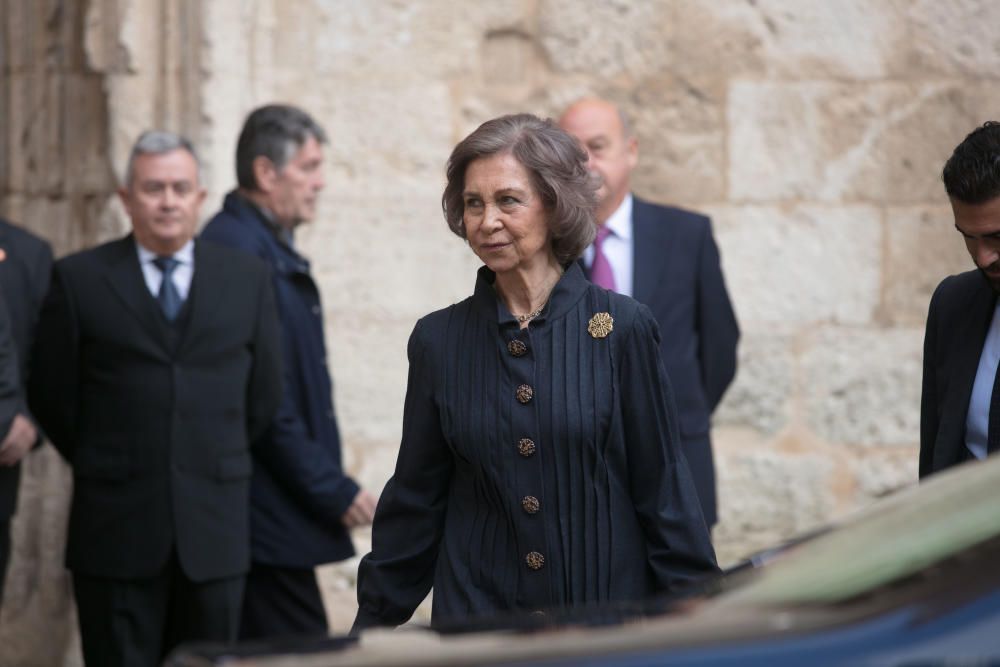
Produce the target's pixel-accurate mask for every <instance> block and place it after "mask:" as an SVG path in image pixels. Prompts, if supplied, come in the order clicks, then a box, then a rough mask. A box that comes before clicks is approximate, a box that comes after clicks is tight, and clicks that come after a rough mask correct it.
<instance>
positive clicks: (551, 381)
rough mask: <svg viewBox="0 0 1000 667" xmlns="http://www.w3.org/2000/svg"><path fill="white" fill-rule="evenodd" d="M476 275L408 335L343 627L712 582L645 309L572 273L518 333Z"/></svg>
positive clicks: (639, 594)
mask: <svg viewBox="0 0 1000 667" xmlns="http://www.w3.org/2000/svg"><path fill="white" fill-rule="evenodd" d="M493 279H494V274H493V273H492V272H491V271H489V270H488V269H486V268H485V267H484V268H482V269H480V271H479V276H478V280H477V281H476V290H475V294H474V295H473V296H472V297H471V298H469V299H466V300H465V301H463V302H461V303H459V304H456V305H453V306H451V307H449V308H445V309H444V310H440V311H437V312H435V313H431V314H430V315H428V316H426V317H424V318H422V319H421V320H420V321H419V322H417V325H416V327H415V328H414V330H413V333H412V335H411V336H410V341H409V346H408V356H409V360H410V373H409V380H408V383H407V393H406V403H405V407H404V414H403V437H402V443H401V445H400V450H399V456H398V459H397V462H396V470H395V474H394V475H393V477H392V479H391V480H390V481H389V483H388V484H387V486H386V488H385V491H384V492H383V494H382V497H381V500H380V502H379V505H378V511H377V512H376V516H375V524H374V527H373V536H372V539H373V543H372V552H371V553H369V554H368V555H367V556H365V558H364V559H363V560H362V563H361V566H360V570H359V573H358V601H359V605H360V609H359V612H358V618H357V620H356V622H355V629H360V628H364V627H368V626H373V625H398V624H400V623H403V622H405V621H406V620H407V619H408V618H409V617H410V616H411V615H412V613H413V611H414V609H415V608H416V607H417V605H418V604H419V603H420V602H421V601H422V600H423V598H424V597H425V596H426V595H427V593H428V591H429V590H430V589H431V587H432V586H433V588H434V604H433V619H432V623H434V624H440V623H442V622H449V621H454V620H456V619H459V618H462V617H467V616H470V615H476V614H490V613H496V612H500V611H515V610H522V609H523V610H533V609H540V608H552V607H559V606H564V605H576V604H584V603H600V602H613V601H623V600H637V599H641V598H643V597H646V596H648V595H651V594H654V593H659V592H667V591H670V590H674V589H676V588H677V587H679V586H681V585H683V584H684V583H686V582H688V581H691V580H692V579H695V578H698V577H700V576H702V575H704V574H706V573H711V572H714V571H715V570H716V564H715V554H714V552H713V550H712V546H711V541H710V538H709V534H708V530H707V528H706V526H705V521H704V519H703V518H702V514H701V510H700V508H699V502H698V496H697V494H696V492H695V489H694V485H693V483H692V479H691V474H690V472H689V469H688V465H687V462H686V461H685V459H684V456H683V454H682V453H681V450H680V446H679V437H678V427H677V418H676V409H675V407H674V399H673V396H672V393H671V388H670V383H669V380H668V379H667V376H666V373H665V371H664V370H663V363H662V361H661V359H660V354H659V332H658V330H657V326H656V322H655V320H654V319H653V317H652V315H651V314H650V312H649V310H648V309H647V308H646V307H645V306H642V305H640V304H638V303H637V302H636V301H634V300H632V299H630V298H628V297H625V296H621V295H618V294H615V293H612V292H608V291H606V290H604V289H602V288H600V287H596V286H594V285H592V284H590V283H589V282H588V281H587V280H586V278H585V277H584V275H583V272H582V271H581V269H580V268H579V266H578V265H576V264H573V265H571V266H570V267H569V269H567V271H566V273H565V274H564V275H563V277H562V278H561V279H560V281H559V283H558V284H557V285H556V287H555V289H554V290H553V292H552V295H551V297H550V299H549V303H548V305H547V306H546V308H545V310H544V311H543V312H542V314H541V315H540V316H539V317H538V318H536V319H535V320H533V321H532V322H531V324H530V326H528V327H527V328H526V329H523V330H520V329H519V328H518V323H517V320H516V319H515V318H514V317H513V316H511V314H510V313H509V312H508V311H507V309H506V307H505V306H504V305H503V303H502V302H501V301H500V300H499V299H498V298H497V296H496V293H495V292H494V290H493V286H492V283H493ZM598 313H608V314H610V316H611V318H612V320H613V330H612V331H611V333H610V334H608V335H607V336H606V337H603V338H602V337H597V336H594V335H592V334H591V333H590V332H588V324H589V323H590V321H591V319H592V318H593V317H594V315H595V314H598ZM512 341H520V343H522V344H523V345H520V344H518V343H515V342H512ZM528 388H530V392H529V391H528ZM529 394H530V398H529Z"/></svg>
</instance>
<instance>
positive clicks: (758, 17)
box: [664, 0, 772, 97]
mask: <svg viewBox="0 0 1000 667" xmlns="http://www.w3.org/2000/svg"><path fill="white" fill-rule="evenodd" d="M666 36H667V37H668V39H669V40H670V63H669V67H668V68H664V69H668V70H669V71H670V72H671V73H672V74H674V75H675V76H677V78H679V79H681V80H682V81H684V82H686V83H687V84H688V85H690V86H692V87H696V88H697V89H698V90H702V91H706V92H708V93H709V94H711V95H714V96H719V97H724V96H725V91H726V87H727V84H728V82H729V80H730V79H742V78H751V79H753V78H759V77H761V76H763V75H764V74H765V73H766V71H767V67H766V58H767V43H768V41H769V40H770V39H771V38H772V35H771V32H770V30H769V29H768V26H767V23H766V22H765V20H764V14H763V12H762V11H761V9H760V8H759V3H755V2H754V3H751V2H712V3H709V2H701V1H700V0H674V1H673V2H672V3H671V13H670V18H669V28H668V32H667V33H666Z"/></svg>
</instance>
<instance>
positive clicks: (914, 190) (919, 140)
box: [728, 81, 1000, 204]
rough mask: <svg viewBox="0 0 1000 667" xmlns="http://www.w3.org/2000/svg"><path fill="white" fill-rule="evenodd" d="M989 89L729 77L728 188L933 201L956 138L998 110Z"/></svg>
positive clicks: (745, 195) (766, 195)
mask: <svg viewBox="0 0 1000 667" xmlns="http://www.w3.org/2000/svg"><path fill="white" fill-rule="evenodd" d="M994 88H995V86H985V85H982V84H980V83H978V82H977V83H973V84H958V83H951V82H948V83H943V82H939V81H932V82H927V83H894V82H888V83H870V84H853V83H852V84H842V83H820V82H804V83H773V82H766V83H754V82H736V83H733V84H732V85H731V87H730V94H729V108H728V124H729V131H730V135H729V136H730V138H729V151H728V152H729V155H730V162H729V187H730V192H729V194H730V196H731V197H732V198H734V199H736V200H748V201H768V200H789V199H791V200H796V199H804V200H819V201H831V202H833V201H840V202H844V201H848V202H850V201H865V202H873V203H879V204H881V203H898V204H908V203H940V202H941V201H942V188H941V185H940V172H941V167H942V166H943V165H944V161H945V160H946V159H947V157H948V155H950V154H951V150H952V149H953V148H954V146H955V145H956V144H957V143H958V142H959V141H960V140H961V139H962V137H964V136H965V135H966V134H967V133H968V132H969V131H971V130H972V129H973V128H974V127H975V126H976V125H978V124H980V123H981V122H982V120H985V119H986V118H988V117H989V115H992V114H994V113H995V112H993V111H991V110H992V109H995V108H996V105H997V103H1000V100H998V99H996V97H995V93H994V92H993V89H994ZM984 115H985V118H984V117H983V116H984Z"/></svg>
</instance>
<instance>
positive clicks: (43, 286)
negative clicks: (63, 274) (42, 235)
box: [21, 240, 52, 447]
mask: <svg viewBox="0 0 1000 667" xmlns="http://www.w3.org/2000/svg"><path fill="white" fill-rule="evenodd" d="M39 241H40V242H39V243H38V245H37V247H38V250H37V252H36V253H35V256H34V257H32V260H31V262H30V266H31V268H32V272H31V280H30V284H31V294H30V298H31V308H30V311H31V322H30V323H29V325H28V342H29V347H30V346H31V345H33V344H34V340H35V332H36V331H37V330H38V318H39V315H40V313H41V310H42V304H43V303H44V302H45V295H46V294H48V291H49V283H50V282H51V278H52V247H51V246H50V245H49V244H48V243H46V242H44V241H41V240H39ZM29 356H30V355H29ZM27 361H30V359H29V360H27ZM25 367H26V369H27V370H26V371H25V375H26V376H28V375H30V372H31V367H30V365H28V364H25ZM21 382H22V383H23V384H25V385H27V382H28V377H23V378H21ZM22 398H23V401H24V404H23V407H22V412H23V413H24V414H25V415H26V416H27V417H28V418H29V419H31V420H32V422H34V423H35V426H36V427H38V438H37V440H36V441H35V445H34V446H35V447H38V446H39V445H41V444H42V441H43V440H44V439H45V434H44V433H43V432H42V431H43V429H42V428H41V425H40V424H39V423H38V420H37V419H36V418H35V416H34V415H33V414H31V410H30V408H29V406H28V404H27V397H22Z"/></svg>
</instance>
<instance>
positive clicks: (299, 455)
mask: <svg viewBox="0 0 1000 667" xmlns="http://www.w3.org/2000/svg"><path fill="white" fill-rule="evenodd" d="M325 142H326V135H325V133H324V132H323V129H322V128H321V127H320V126H319V125H318V124H317V123H316V122H315V121H314V120H313V119H312V118H310V117H309V116H308V115H307V114H306V113H305V112H303V111H302V110H300V109H297V108H294V107H290V106H282V105H271V106H265V107H261V108H259V109H257V110H255V111H254V112H252V113H251V114H250V115H249V116H248V117H247V120H246V123H245V124H244V126H243V130H242V132H241V133H240V138H239V142H238V144H237V148H236V174H237V180H238V182H239V187H238V189H237V190H236V191H234V192H231V193H229V195H227V196H226V199H225V202H224V204H223V208H222V210H221V211H220V212H219V213H218V214H217V215H216V216H215V217H214V218H213V219H212V220H211V221H210V222H209V224H208V225H207V226H206V227H205V230H204V232H203V233H202V238H205V239H209V240H212V241H215V242H217V243H222V244H226V245H230V246H233V247H235V248H238V249H241V250H244V251H246V252H248V253H251V254H254V255H256V256H258V257H260V258H262V259H264V261H265V262H267V263H268V264H269V265H270V266H271V269H272V271H273V273H274V287H275V294H276V296H277V303H278V312H279V315H280V320H281V334H282V336H281V338H282V357H283V364H284V369H285V381H284V397H283V400H282V404H281V408H280V409H279V411H278V415H277V416H276V417H275V419H274V421H273V423H272V424H271V428H270V431H269V432H268V433H267V434H266V435H265V437H264V438H263V439H262V441H261V442H260V443H258V445H257V447H256V448H255V450H254V475H253V483H252V488H251V555H252V560H253V562H252V566H251V571H250V575H249V577H248V578H247V587H246V593H245V597H244V602H243V618H242V622H241V628H240V634H241V637H243V638H244V639H252V638H261V637H274V636H287V635H294V634H304V633H324V632H325V631H326V629H327V622H326V614H325V611H324V608H323V602H322V599H321V597H320V591H319V587H318V585H317V582H316V576H315V572H314V570H313V568H314V567H315V566H316V565H320V564H323V563H329V562H333V561H339V560H343V559H345V558H348V557H350V556H351V555H353V554H354V548H353V546H352V544H351V540H350V535H349V532H348V531H349V529H351V528H353V527H356V526H361V525H366V524H369V523H371V520H372V516H373V515H374V512H375V503H376V500H375V498H374V497H373V496H372V495H371V494H370V493H368V492H367V491H365V490H363V489H361V488H359V486H358V484H357V483H355V482H354V480H352V479H351V478H350V477H348V476H347V475H345V474H344V471H343V469H342V467H341V457H340V435H339V432H338V429H337V421H336V417H335V415H334V411H333V393H332V385H331V381H330V375H329V372H328V370H327V366H326V348H325V344H324V336H323V309H322V306H321V304H320V295H319V290H318V289H317V287H316V283H315V281H314V280H313V278H312V276H311V275H310V272H309V262H308V261H307V260H306V259H305V258H304V257H302V256H301V255H300V254H299V253H298V252H297V251H296V249H295V246H294V240H293V232H294V230H295V228H296V226H298V225H299V224H300V223H303V222H306V221H309V220H311V219H312V218H313V217H314V215H315V210H316V200H317V198H318V196H319V192H320V190H321V189H322V188H323V173H322V158H323V155H322V144H323V143H325Z"/></svg>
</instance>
